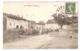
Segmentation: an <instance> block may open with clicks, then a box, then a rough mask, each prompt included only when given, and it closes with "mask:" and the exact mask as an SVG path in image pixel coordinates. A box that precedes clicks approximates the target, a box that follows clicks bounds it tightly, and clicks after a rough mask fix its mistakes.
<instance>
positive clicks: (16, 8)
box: [3, 2, 64, 22]
mask: <svg viewBox="0 0 80 51" xmlns="http://www.w3.org/2000/svg"><path fill="white" fill-rule="evenodd" d="M61 5H64V2H4V4H3V12H5V13H10V14H14V15H20V16H23V18H25V19H28V20H33V21H36V22H39V21H44V22H47V21H48V20H49V19H53V17H52V16H51V15H52V14H54V13H56V9H57V8H58V6H61Z"/></svg>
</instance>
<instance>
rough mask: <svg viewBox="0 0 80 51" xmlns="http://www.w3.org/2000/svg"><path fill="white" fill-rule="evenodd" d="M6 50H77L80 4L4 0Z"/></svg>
mask: <svg viewBox="0 0 80 51" xmlns="http://www.w3.org/2000/svg"><path fill="white" fill-rule="evenodd" d="M3 48H4V49H77V48H78V3H77V2H63V1H53V2H51V1H50V2H49V1H40V2H39V1H26V2H21V1H20V2H18V1H15V2H12V1H10V2H9V1H5V2H4V3H3Z"/></svg>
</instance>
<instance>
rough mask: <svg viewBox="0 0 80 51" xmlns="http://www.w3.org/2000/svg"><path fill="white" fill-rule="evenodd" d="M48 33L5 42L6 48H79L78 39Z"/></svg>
mask: <svg viewBox="0 0 80 51" xmlns="http://www.w3.org/2000/svg"><path fill="white" fill-rule="evenodd" d="M56 33H57V32H55V34H53V32H52V33H48V34H43V35H36V36H33V37H30V38H26V39H22V40H20V41H15V42H10V43H4V48H14V49H15V48H22V49H24V48H25V49H48V48H49V49H50V48H77V39H75V38H68V37H67V36H59V34H56Z"/></svg>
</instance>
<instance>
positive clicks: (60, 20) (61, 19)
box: [52, 7, 73, 29]
mask: <svg viewBox="0 0 80 51" xmlns="http://www.w3.org/2000/svg"><path fill="white" fill-rule="evenodd" d="M59 8H60V9H59ZM59 8H58V9H57V10H58V12H59V13H55V14H53V15H52V17H54V20H55V22H56V23H57V24H58V25H60V29H62V27H63V25H69V24H71V23H72V22H73V19H72V17H71V18H70V17H68V15H67V14H65V12H64V10H63V7H59ZM62 10H63V11H62Z"/></svg>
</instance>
